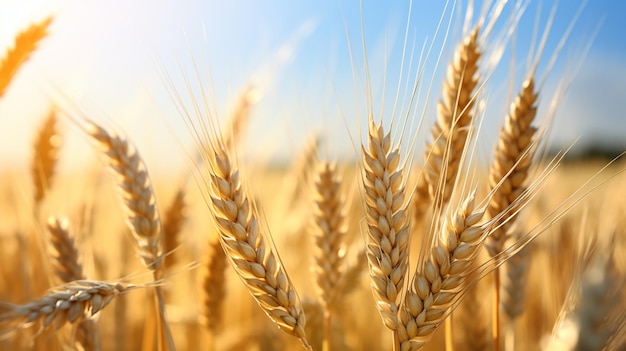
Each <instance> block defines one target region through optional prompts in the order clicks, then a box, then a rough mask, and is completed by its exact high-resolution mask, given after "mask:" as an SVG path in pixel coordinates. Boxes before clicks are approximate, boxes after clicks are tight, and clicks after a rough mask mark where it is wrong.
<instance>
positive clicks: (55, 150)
mask: <svg viewBox="0 0 626 351" xmlns="http://www.w3.org/2000/svg"><path fill="white" fill-rule="evenodd" d="M500 4H504V2H498V1H496V2H495V3H494V4H493V8H492V11H487V12H484V13H481V14H478V15H477V16H476V18H473V17H472V16H467V18H466V19H465V23H464V26H463V30H462V35H461V36H460V37H461V40H459V41H458V42H454V43H450V45H451V52H453V53H452V55H451V59H450V61H449V62H440V63H439V65H440V66H441V70H442V71H443V72H444V73H445V74H444V75H443V76H442V77H443V83H442V91H440V92H438V91H432V92H430V94H432V95H433V96H436V100H437V102H436V109H435V110H436V111H435V114H436V116H425V115H423V114H422V115H420V113H419V112H415V111H421V109H420V107H419V106H415V105H416V104H417V102H416V101H417V99H415V100H414V99H413V97H415V96H416V94H417V91H418V90H419V89H418V88H420V89H421V87H422V86H421V85H422V84H424V85H425V86H426V87H427V84H426V83H423V82H421V81H418V79H415V80H414V81H412V80H411V81H410V83H409V84H407V86H406V88H407V89H408V94H407V95H405V96H407V97H408V98H407V99H406V100H405V101H401V102H400V103H398V102H397V101H396V102H395V103H394V104H395V105H394V113H393V114H392V116H390V118H387V117H385V118H383V117H381V116H380V115H379V112H378V111H379V109H378V108H379V105H380V104H381V103H382V102H381V101H377V100H376V97H375V96H374V94H373V93H372V90H373V89H372V86H371V84H372V83H371V80H370V74H371V73H370V71H368V62H367V60H365V62H361V63H355V65H361V64H362V65H363V68H364V70H363V72H364V73H363V75H364V77H363V78H364V79H362V80H358V79H356V78H355V81H358V82H360V83H359V84H362V87H361V88H362V89H363V91H364V92H365V96H364V98H363V101H364V105H363V110H362V111H361V114H362V115H361V116H357V118H358V119H359V121H360V124H359V125H360V126H361V127H362V128H361V130H355V131H351V134H350V135H352V136H354V140H355V146H354V150H353V151H354V152H353V157H351V158H348V159H343V158H342V159H338V158H335V157H333V156H332V153H330V152H328V146H327V144H330V143H332V142H333V140H330V139H327V138H324V135H318V134H313V133H312V134H311V135H310V137H309V139H306V140H300V141H298V145H300V149H299V150H296V151H294V152H293V159H292V160H291V161H290V162H288V163H280V164H279V163H274V162H266V163H258V162H247V161H249V159H248V158H246V157H240V153H239V150H240V148H241V147H242V144H243V143H244V141H243V139H244V138H254V131H250V130H248V129H249V128H248V127H249V120H250V119H251V118H253V117H254V114H253V111H254V108H255V101H254V99H252V98H251V97H250V96H251V95H250V88H249V87H244V88H242V89H241V93H240V97H239V99H238V102H237V104H236V108H235V109H233V111H232V113H231V114H230V115H227V116H219V115H218V114H217V113H215V111H214V110H213V109H212V108H211V107H210V106H212V104H213V103H219V102H215V101H211V99H212V97H211V96H212V95H211V94H210V93H205V90H203V89H207V88H204V87H200V88H199V89H201V91H202V94H201V97H202V98H201V100H194V97H193V96H191V97H188V96H186V95H185V94H187V90H185V89H186V87H181V86H177V85H176V83H175V80H173V79H168V77H170V75H172V74H174V72H167V73H166V74H165V77H166V79H164V85H166V89H168V91H169V92H170V94H171V96H172V98H173V101H174V103H175V104H177V105H178V110H179V111H180V114H181V116H180V122H181V123H185V124H186V125H187V126H188V131H189V135H190V138H191V139H192V140H193V147H192V148H191V150H188V154H187V156H188V159H189V160H190V162H189V163H190V165H191V166H190V167H189V168H187V169H181V170H180V172H179V174H180V176H171V175H170V176H169V177H165V176H155V177H151V173H150V171H149V170H150V167H151V164H150V163H149V162H147V160H146V159H144V158H143V157H142V153H143V152H144V151H145V150H139V149H138V147H137V146H136V145H135V144H134V143H133V135H127V134H126V133H125V132H124V131H123V130H119V128H115V127H113V126H110V125H104V124H103V123H100V122H96V120H92V119H91V118H90V116H87V115H86V114H85V113H84V112H83V111H82V110H81V109H80V108H79V107H77V106H76V105H74V104H71V103H68V102H67V101H64V100H61V101H54V103H53V106H54V107H52V108H50V111H49V113H48V114H47V115H46V116H42V118H41V122H40V126H39V127H38V129H36V130H32V133H31V134H32V139H31V140H24V141H23V142H24V143H25V144H28V145H31V147H32V154H31V157H30V159H29V160H28V161H29V164H30V167H29V168H25V169H7V170H3V171H2V173H1V175H0V177H1V178H0V187H1V190H2V193H3V194H4V196H3V197H2V203H1V204H0V205H1V206H0V208H1V209H2V222H1V223H0V262H1V264H0V282H1V283H0V349H2V350H170V351H171V350H176V349H178V350H299V349H305V350H323V351H331V350H394V351H399V350H403V351H404V350H421V349H423V350H447V351H451V350H494V351H500V350H509V351H511V350H607V351H608V350H626V290H625V289H624V288H625V287H626V220H625V219H624V213H625V212H626V202H624V199H623V198H622V196H621V194H623V193H624V192H625V191H626V175H625V174H624V172H623V171H624V170H626V164H625V163H624V162H626V161H625V160H623V157H619V156H618V157H616V158H614V159H610V160H584V161H576V160H573V161H572V160H570V158H569V157H568V152H567V151H568V150H560V151H559V152H555V153H554V152H551V150H549V144H548V136H549V132H550V121H551V119H552V117H554V116H553V114H554V111H553V105H555V106H556V105H558V103H559V102H560V101H561V99H562V96H560V95H559V94H558V92H557V93H553V92H548V91H547V89H545V85H544V84H543V81H544V79H545V77H546V76H547V75H549V74H550V69H551V68H550V67H549V66H548V67H546V66H542V65H539V62H540V60H541V59H542V55H543V56H546V57H550V56H551V55H558V50H557V49H554V48H543V47H541V44H538V45H539V47H538V50H537V53H536V54H535V55H536V56H534V57H531V58H530V59H529V62H530V65H528V67H527V69H526V70H525V72H524V79H523V81H521V82H516V83H519V84H518V86H516V87H515V94H513V97H512V98H511V99H510V101H507V102H506V105H507V106H509V108H508V109H507V111H506V112H505V113H504V114H503V116H502V117H501V124H500V129H499V132H498V135H496V136H494V141H493V147H492V148H491V149H490V151H489V153H487V154H484V150H482V148H480V147H479V146H477V145H479V142H480V141H482V140H483V139H481V138H485V137H484V136H483V135H482V134H481V133H482V130H481V123H482V120H483V118H484V108H485V107H484V106H485V105H486V104H489V103H492V102H493V101H491V100H489V98H488V96H486V95H487V94H485V91H486V89H487V88H486V87H487V86H489V84H492V83H493V82H492V81H491V80H489V76H490V73H492V72H493V69H495V68H494V67H495V66H496V65H499V64H506V62H505V63H501V62H500V60H501V57H502V54H501V53H499V50H500V49H503V48H506V47H507V42H508V40H510V38H506V37H498V36H495V35H493V33H492V32H491V31H492V29H493V28H492V26H491V23H492V22H491V21H492V20H494V19H493V18H492V17H490V16H495V17H497V16H500V14H501V12H499V10H498V6H499V5H500ZM362 6H364V5H362ZM502 16H503V17H504V15H502ZM55 20H56V18H54V17H52V16H51V17H48V18H46V19H45V20H43V21H40V22H33V23H32V24H31V25H30V26H29V27H28V28H24V29H23V31H21V32H20V33H17V34H16V35H15V40H14V43H13V46H12V47H10V48H8V49H6V50H5V51H4V56H3V58H2V60H0V103H2V99H5V98H6V95H5V92H6V91H8V90H9V89H11V82H12V80H13V78H14V77H16V76H17V72H19V70H20V68H21V67H22V66H24V65H27V64H28V60H29V58H30V57H32V56H34V55H37V54H38V52H37V49H38V47H39V46H41V45H46V38H47V37H48V36H53V35H54V32H51V31H50V25H51V23H54V21H55ZM508 20H509V21H511V22H510V24H511V25H512V26H514V25H515V23H516V22H515V16H512V17H511V19H508ZM547 32H548V31H547ZM490 40H491V41H490ZM539 42H541V41H539ZM359 45H361V47H359ZM355 46H356V47H355V48H352V50H363V51H366V48H367V46H366V44H361V43H360V44H358V45H355ZM365 57H367V55H365ZM563 79H564V82H567V79H569V78H563ZM186 82H187V83H190V84H191V85H193V84H194V81H193V79H190V80H186ZM399 87H400V85H399ZM62 88H63V87H60V89H62ZM187 98H190V99H191V100H192V104H191V105H190V104H189V103H188V102H187ZM196 99H197V98H196ZM202 99H204V100H202ZM395 107H398V110H402V111H401V112H400V111H399V112H396V110H395ZM381 110H383V111H386V110H385V109H382V108H381ZM417 124H418V125H419V127H418V129H417V130H418V134H414V133H413V129H411V127H412V126H414V125H417ZM5 132H7V131H5ZM68 133H76V134H79V135H81V136H82V137H83V138H84V139H85V140H87V141H88V145H90V147H92V149H93V151H94V155H95V156H94V162H93V163H91V164H89V165H85V166H84V167H83V168H82V170H81V171H80V172H74V173H73V174H67V173H58V172H57V168H58V166H59V163H60V162H61V160H63V159H71V157H72V153H71V150H67V149H66V148H64V144H63V141H64V140H65V139H66V138H67V136H68ZM620 156H621V155H620ZM151 161H152V160H151Z"/></svg>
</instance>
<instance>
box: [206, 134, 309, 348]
mask: <svg viewBox="0 0 626 351" xmlns="http://www.w3.org/2000/svg"><path fill="white" fill-rule="evenodd" d="M208 152H209V153H210V154H208V155H205V157H206V159H208V160H209V161H210V162H209V163H210V165H209V167H208V168H209V174H208V175H207V177H208V179H206V182H207V185H208V189H206V190H207V191H208V198H207V202H208V205H209V208H210V210H211V214H212V215H213V218H214V220H215V223H216V224H217V228H218V230H219V233H220V236H219V238H220V242H221V244H222V248H223V249H224V252H225V253H226V256H227V257H228V260H229V261H230V263H231V265H232V266H233V268H234V269H235V271H236V272H237V273H238V274H239V276H240V278H241V279H242V281H243V283H244V284H245V285H246V287H247V288H248V291H249V292H250V294H251V295H252V296H253V297H254V298H255V300H256V301H257V303H258V304H259V306H260V307H261V309H262V310H263V311H264V312H265V313H266V314H267V316H268V317H270V319H271V320H272V321H273V322H274V323H275V324H276V325H277V326H278V327H279V328H280V329H281V330H283V331H285V332H286V333H288V334H291V335H293V336H295V337H297V338H298V339H300V341H301V342H302V344H303V345H304V347H305V348H306V349H307V350H310V349H311V347H310V345H309V343H308V341H307V337H306V333H305V330H304V326H305V324H306V318H305V315H304V310H303V308H302V304H301V303H300V299H299V297H298V294H297V292H296V289H295V287H294V286H293V284H292V283H291V280H290V279H289V276H288V274H287V271H286V270H285V268H284V266H283V265H282V263H281V261H280V258H279V257H278V254H277V253H276V252H275V249H274V248H273V246H272V245H271V243H268V238H267V237H266V236H265V235H266V234H264V233H263V232H262V230H261V224H260V223H259V216H258V214H257V210H256V209H255V206H254V204H252V203H251V201H250V200H249V196H248V194H247V193H246V192H245V191H244V189H243V186H242V183H241V181H240V179H239V170H238V168H237V167H236V165H235V164H233V163H232V161H231V158H230V157H229V155H228V152H227V151H226V148H225V146H224V145H223V144H222V143H221V141H220V140H217V141H214V145H212V147H211V150H208Z"/></svg>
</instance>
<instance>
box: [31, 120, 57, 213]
mask: <svg viewBox="0 0 626 351" xmlns="http://www.w3.org/2000/svg"><path fill="white" fill-rule="evenodd" d="M60 146H61V135H60V134H59V130H58V119H57V114H56V111H55V110H54V109H52V110H50V112H49V113H48V116H47V117H46V119H45V120H44V121H43V123H42V125H41V128H40V129H39V132H38V133H37V136H36V138H35V142H34V147H33V148H34V155H33V159H32V164H31V172H32V177H33V182H34V185H35V196H34V199H35V208H36V209H37V208H39V206H40V205H41V203H42V201H43V200H44V198H45V196H46V194H47V193H48V191H50V188H51V187H52V180H53V176H54V170H55V167H56V165H57V161H58V157H59V148H60Z"/></svg>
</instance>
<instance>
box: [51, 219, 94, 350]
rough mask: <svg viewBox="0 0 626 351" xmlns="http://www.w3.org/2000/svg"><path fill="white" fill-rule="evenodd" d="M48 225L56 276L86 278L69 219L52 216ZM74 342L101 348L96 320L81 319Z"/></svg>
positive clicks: (66, 281) (88, 346)
mask: <svg viewBox="0 0 626 351" xmlns="http://www.w3.org/2000/svg"><path fill="white" fill-rule="evenodd" d="M46 225H47V228H48V232H49V233H50V242H51V244H52V246H53V248H54V249H53V251H55V253H53V254H52V258H53V262H52V266H53V267H54V270H55V274H56V276H57V277H58V278H59V279H61V281H63V282H64V283H70V282H72V281H75V280H84V279H86V277H85V275H84V274H83V266H82V264H81V263H80V261H79V251H78V247H77V246H76V244H75V242H74V237H73V236H72V235H71V234H70V230H69V221H68V220H67V219H65V218H58V217H50V218H48V222H47V223H46ZM72 342H74V343H77V344H79V345H81V346H82V348H83V349H84V350H100V349H101V345H100V333H99V332H98V328H97V326H96V324H95V321H94V320H91V319H87V320H84V321H80V322H79V323H78V325H77V326H76V335H75V338H74V340H73V341H72Z"/></svg>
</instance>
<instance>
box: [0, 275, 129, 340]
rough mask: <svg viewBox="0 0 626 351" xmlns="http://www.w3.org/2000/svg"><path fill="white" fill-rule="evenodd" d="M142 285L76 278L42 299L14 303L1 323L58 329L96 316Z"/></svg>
mask: <svg viewBox="0 0 626 351" xmlns="http://www.w3.org/2000/svg"><path fill="white" fill-rule="evenodd" d="M139 287H140V286H138V285H133V284H122V283H109V282H100V281H93V280H76V281H73V282H70V283H67V284H65V285H62V286H60V287H57V288H54V289H51V290H49V291H48V293H47V294H46V295H44V296H42V297H41V298H39V299H36V300H33V301H30V302H27V303H25V304H22V305H13V306H11V307H10V308H9V309H8V310H7V311H6V312H4V313H2V314H0V323H1V324H2V325H5V324H8V325H11V326H12V327H13V328H26V327H29V326H31V325H33V324H35V323H41V328H42V331H43V330H45V329H46V328H48V327H50V326H53V327H54V328H55V329H58V328H60V327H62V326H63V325H64V324H65V323H67V322H69V323H72V324H73V323H76V322H78V321H81V320H83V319H85V318H91V317H93V316H94V315H95V314H96V313H98V312H100V311H101V310H102V309H103V308H104V307H106V306H107V305H108V304H109V303H110V302H111V301H112V300H113V299H114V298H115V297H116V296H119V295H121V294H125V293H127V292H129V291H131V290H134V289H136V288H139ZM3 330H7V329H5V328H3Z"/></svg>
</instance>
